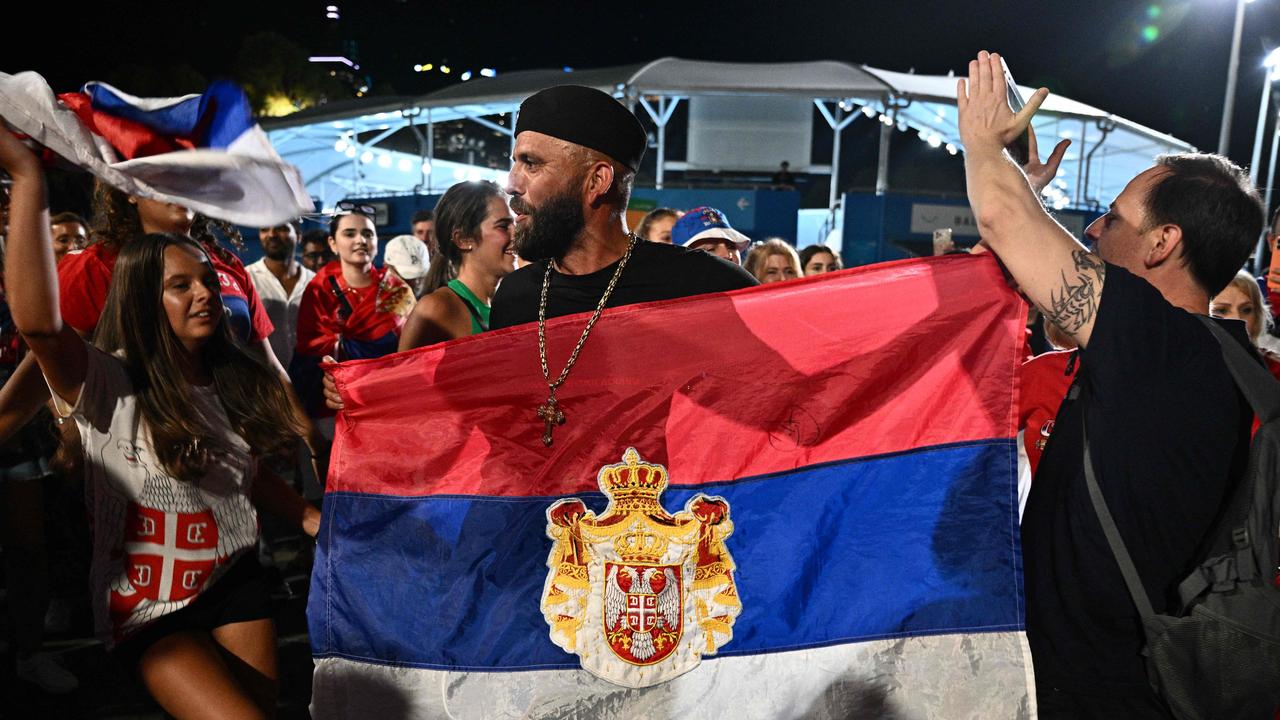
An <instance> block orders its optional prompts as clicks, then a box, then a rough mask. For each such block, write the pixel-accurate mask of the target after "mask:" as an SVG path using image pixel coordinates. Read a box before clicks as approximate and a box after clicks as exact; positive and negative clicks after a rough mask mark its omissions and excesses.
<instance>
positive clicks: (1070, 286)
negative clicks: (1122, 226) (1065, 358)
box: [1044, 250, 1107, 335]
mask: <svg viewBox="0 0 1280 720" xmlns="http://www.w3.org/2000/svg"><path fill="white" fill-rule="evenodd" d="M1071 259H1072V260H1074V261H1075V265H1076V267H1075V272H1074V277H1069V276H1068V273H1067V271H1066V270H1063V271H1062V286H1061V287H1059V288H1058V289H1057V290H1052V291H1050V293H1049V307H1047V308H1044V311H1045V314H1046V315H1048V316H1049V320H1050V321H1051V322H1053V324H1054V325H1057V326H1058V327H1059V328H1061V329H1062V330H1063V332H1065V333H1067V334H1068V335H1074V334H1075V333H1076V332H1077V331H1078V330H1080V328H1082V327H1084V326H1085V325H1087V324H1088V323H1089V322H1090V321H1091V320H1093V316H1094V315H1096V314H1097V313H1098V299H1099V298H1100V297H1101V296H1102V281H1103V279H1104V278H1106V275H1107V268H1106V265H1105V264H1103V262H1102V260H1101V259H1100V258H1099V257H1098V256H1097V255H1094V254H1093V253H1090V252H1087V251H1085V250H1075V251H1074V252H1072V253H1071Z"/></svg>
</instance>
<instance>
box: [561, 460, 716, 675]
mask: <svg viewBox="0 0 1280 720" xmlns="http://www.w3.org/2000/svg"><path fill="white" fill-rule="evenodd" d="M599 484H600V489H601V490H602V491H603V492H604V493H605V494H606V495H608V496H609V506H608V507H607V508H606V509H605V511H604V513H603V514H602V515H600V516H598V517H597V516H596V514H595V513H593V512H591V511H589V510H587V509H586V505H584V504H583V502H582V501H581V500H579V499H577V498H570V499H566V500H560V501H558V502H556V503H555V504H553V505H552V506H551V507H549V508H548V509H547V535H548V536H549V537H550V538H551V539H552V540H553V541H554V544H553V546H552V548H551V554H550V555H549V556H548V558H547V566H548V567H549V568H550V569H551V571H550V573H548V575H547V582H546V585H545V587H544V589H543V593H542V613H543V616H544V617H545V618H546V620H547V624H548V625H550V626H551V640H552V641H553V642H555V643H556V645H559V646H560V647H561V648H564V649H565V650H566V651H568V652H571V653H576V654H577V655H578V656H579V658H580V660H581V663H582V667H583V669H585V670H587V671H589V672H591V673H593V674H595V675H598V676H599V677H601V678H604V679H605V680H608V681H610V682H613V683H616V684H618V685H625V686H627V687H647V686H650V685H655V684H658V683H661V682H666V681H667V680H670V679H672V678H674V677H676V676H678V675H680V674H682V673H685V672H688V671H689V670H692V669H693V668H695V667H697V665H698V663H699V662H701V659H702V656H703V655H713V654H715V652H716V650H717V649H718V648H719V647H720V646H721V645H724V644H725V643H726V642H728V641H729V640H730V639H731V638H732V637H733V621H734V619H735V618H736V617H737V616H738V613H739V612H740V611H741V609H742V604H741V602H740V601H739V600H738V593H737V587H736V585H735V584H734V581H733V571H734V564H733V559H732V558H731V557H730V556H729V551H728V549H726V548H725V544H724V541H725V538H727V537H729V535H731V534H732V533H733V523H732V522H730V520H729V504H728V503H726V502H725V501H724V499H723V498H718V497H709V496H707V495H702V494H698V495H695V496H694V497H693V498H691V499H690V500H689V501H688V503H686V504H685V509H684V511H683V512H679V513H676V514H675V515H671V514H670V513H668V512H667V511H666V510H665V509H664V508H663V507H662V505H661V503H660V502H659V496H661V494H662V492H663V491H664V490H666V487H667V471H666V468H664V467H662V466H661V465H653V464H650V463H646V462H643V461H642V460H641V459H640V455H639V453H637V452H636V450H635V448H628V449H627V451H626V452H625V453H624V454H623V456H622V462H621V463H619V464H616V465H606V466H604V467H603V468H601V469H600V474H599Z"/></svg>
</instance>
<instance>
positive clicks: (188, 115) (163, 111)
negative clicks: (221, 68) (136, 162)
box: [85, 80, 254, 148]
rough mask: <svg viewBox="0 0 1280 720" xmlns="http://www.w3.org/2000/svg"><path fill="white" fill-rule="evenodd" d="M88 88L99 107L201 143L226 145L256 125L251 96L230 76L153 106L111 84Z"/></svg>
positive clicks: (202, 144)
mask: <svg viewBox="0 0 1280 720" xmlns="http://www.w3.org/2000/svg"><path fill="white" fill-rule="evenodd" d="M85 92H86V93H88V94H89V98H90V101H91V102H92V104H93V107H94V108H95V109H97V110H100V111H102V112H105V113H109V114H111V115H115V116H116V117H121V118H125V119H126V120H132V121H134V122H137V123H141V124H142V125H145V126H147V127H149V128H151V129H152V130H154V131H156V132H157V133H160V134H161V135H175V136H179V137H189V138H191V139H192V140H193V141H194V142H195V143H196V144H197V145H198V146H199V147H208V148H226V147H227V146H228V145H230V144H231V143H233V142H235V140H236V138H238V137H240V136H241V135H243V134H244V133H245V131H247V130H249V129H250V128H252V127H253V126H254V122H253V110H252V109H251V108H250V107H249V99H248V98H247V97H246V96H245V94H244V91H243V90H241V89H240V86H239V85H236V84H235V83H233V82H231V81H229V80H215V81H214V82H212V83H210V84H209V88H208V89H207V90H205V92H204V94H202V95H198V96H195V97H192V98H188V99H186V100H179V101H178V102H175V103H173V104H171V105H166V106H163V107H159V108H156V109H153V110H147V109H145V108H141V107H138V106H136V105H134V104H133V103H132V102H130V101H129V100H128V99H127V98H123V97H120V96H119V95H116V94H115V93H114V92H112V88H110V87H109V86H103V85H100V84H97V83H91V84H89V85H87V86H86V87H85ZM197 131H199V136H198V137H195V135H196V133H197Z"/></svg>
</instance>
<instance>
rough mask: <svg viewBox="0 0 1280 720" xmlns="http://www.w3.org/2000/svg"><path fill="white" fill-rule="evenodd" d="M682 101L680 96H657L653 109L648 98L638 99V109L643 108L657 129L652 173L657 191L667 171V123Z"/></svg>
mask: <svg viewBox="0 0 1280 720" xmlns="http://www.w3.org/2000/svg"><path fill="white" fill-rule="evenodd" d="M683 99H684V97H682V96H680V95H673V96H671V97H670V98H668V97H667V96H666V95H659V96H658V107H657V109H655V108H654V107H653V104H652V103H650V102H649V98H647V97H645V96H643V95H641V96H639V98H638V100H639V101H640V107H642V108H644V111H645V113H647V114H648V115H649V119H650V120H652V121H653V124H654V125H656V126H657V127H658V148H657V150H658V157H657V161H656V163H655V167H654V171H653V176H654V177H653V185H654V188H656V189H658V190H661V189H662V184H663V181H664V179H665V177H666V170H667V123H668V122H670V120H671V116H672V115H674V114H675V112H676V107H677V106H679V105H680V101H681V100H683ZM668 100H670V104H668V102H667V101H668Z"/></svg>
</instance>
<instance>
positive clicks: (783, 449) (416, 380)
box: [328, 256, 1026, 496]
mask: <svg viewBox="0 0 1280 720" xmlns="http://www.w3.org/2000/svg"><path fill="white" fill-rule="evenodd" d="M1025 319H1026V305H1025V304H1024V303H1023V302H1022V301H1021V299H1019V298H1018V297H1017V295H1016V294H1014V293H1013V292H1012V291H1010V290H1009V288H1008V287H1007V286H1006V285H1005V283H1004V281H1003V278H1002V276H1001V274H1000V271H999V268H998V266H997V265H996V263H995V261H994V260H993V259H992V258H990V257H986V256H981V257H978V256H950V257H942V258H932V259H926V260H911V261H901V262H895V263H886V264H881V265H875V266H868V267H862V268H855V269H852V270H847V271H844V272H840V273H835V274H832V275H827V276H822V277H817V278H810V279H805V280H799V281H794V282H789V283H784V284H778V285H770V286H764V287H760V288H751V289H747V290H741V291H738V292H734V293H721V294H715V295H704V296H700V297H695V298H684V299H681V300H673V301H667V302H659V303H648V304H645V305H633V306H627V307H621V308H616V309H613V310H610V311H607V312H606V313H605V314H604V315H603V316H602V317H601V319H600V321H599V323H598V324H597V325H596V328H595V330H594V331H593V332H592V333H591V336H590V338H589V339H588V340H587V343H586V346H585V347H584V349H583V351H582V354H581V357H580V358H579V360H578V363H577V366H576V367H575V368H574V369H573V371H572V373H571V374H570V376H569V379H568V381H567V382H566V383H565V385H564V386H563V387H562V388H561V389H560V391H558V392H557V397H558V398H559V400H560V403H561V406H562V407H563V409H564V413H565V415H566V416H567V422H566V423H565V424H564V425H563V426H561V427H558V428H556V430H555V444H554V445H553V446H552V447H551V448H545V447H543V445H542V443H541V440H540V438H541V435H542V432H543V424H542V422H540V421H539V420H538V418H537V417H536V414H535V409H536V408H537V407H538V405H540V404H541V403H542V402H543V401H544V400H545V399H546V397H547V392H546V390H547V388H546V384H545V383H544V382H543V380H542V375H541V372H540V370H539V364H538V340H537V330H536V328H535V327H534V326H533V325H527V326H522V327H518V328H509V329H506V330H500V331H496V332H492V333H487V334H484V335H480V336H474V337H470V338H463V339H460V340H457V341H453V342H450V343H445V344H443V345H437V346H434V347H430V348H422V349H420V350H415V351H411V352H408V353H401V354H396V355H392V356H388V357H384V358H379V359H376V360H366V361H357V362H350V363H345V364H343V365H341V366H339V367H337V368H335V370H334V375H335V377H336V378H337V380H338V383H339V386H340V387H341V389H342V391H343V393H344V395H345V397H346V408H347V409H346V411H345V412H344V413H343V414H342V415H341V416H340V417H339V422H338V435H337V438H336V444H335V452H334V461H333V464H332V466H331V470H330V476H329V482H328V488H329V490H331V491H355V492H368V493H379V494H392V495H404V496H421V495H431V494H471V495H489V496H500V495H507V496H556V495H565V494H572V493H580V492H583V491H590V490H594V489H596V476H595V473H596V471H597V470H598V469H599V468H600V467H601V466H602V465H605V464H608V463H616V462H618V461H619V458H620V457H621V455H622V451H623V450H624V449H625V448H626V447H628V446H634V447H636V449H637V450H639V451H640V454H641V456H642V457H644V458H645V459H646V460H649V461H651V462H658V463H662V464H664V465H666V466H667V467H668V469H669V471H670V473H671V482H672V483H673V484H680V485H686V484H697V483H704V482H714V481H724V480H730V479H733V478H738V477H746V476H753V475H760V474H766V473H775V472H784V471H788V470H792V469H795V468H798V467H804V466H807V465H813V464H816V463H823V462H831V461H838V460H845V459H849V458H856V457H863V456H868V455H878V454H884V453H892V452H900V451H906V450H911V449H913V448H919V447H927V446H931V445H941V444H947V443H955V442H964V441H972V440H982V439H990V438H1001V439H1008V438H1012V437H1014V436H1015V435H1016V434H1017V428H1016V420H1017V418H1016V408H1015V407H1014V403H1013V395H1014V389H1015V384H1016V382H1017V379H1016V378H1017V373H1016V368H1017V364H1018V361H1019V360H1020V358H1021V353H1022V347H1023V327H1024V323H1025ZM584 322H585V316H583V315H579V316H573V317H565V318H557V319H554V320H551V321H549V322H548V323H547V345H548V347H549V365H550V367H551V369H552V373H553V377H554V376H555V375H556V374H558V372H559V370H560V368H562V367H564V363H565V361H566V359H567V357H568V355H569V352H570V350H571V349H572V348H573V346H574V343H575V342H576V341H577V339H578V336H579V335H580V333H581V332H582V328H583V325H584Z"/></svg>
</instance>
